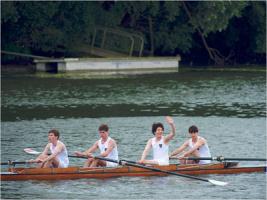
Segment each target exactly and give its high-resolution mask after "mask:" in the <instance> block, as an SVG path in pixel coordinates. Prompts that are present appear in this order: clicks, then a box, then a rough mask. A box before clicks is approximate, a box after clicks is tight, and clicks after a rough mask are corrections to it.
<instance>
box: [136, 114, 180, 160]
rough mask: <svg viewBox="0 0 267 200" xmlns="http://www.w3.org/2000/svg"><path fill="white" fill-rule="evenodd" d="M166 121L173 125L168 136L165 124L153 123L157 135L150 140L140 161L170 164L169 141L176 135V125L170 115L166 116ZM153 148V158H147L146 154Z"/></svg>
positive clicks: (154, 133) (153, 129)
mask: <svg viewBox="0 0 267 200" xmlns="http://www.w3.org/2000/svg"><path fill="white" fill-rule="evenodd" d="M166 122H167V123H168V124H169V125H170V127H171V132H170V133H169V134H168V135H167V136H166V137H165V136H163V132H164V126H163V124H162V123H160V122H158V123H154V124H153V125H152V133H153V135H155V137H153V138H151V139H149V140H148V142H147V144H146V147H145V149H144V151H143V154H142V157H141V159H140V160H139V161H138V163H140V164H156V165H169V142H170V140H171V139H173V137H174V135H175V125H174V121H173V119H172V118H171V117H169V116H167V117H166ZM151 148H152V149H153V160H146V156H147V154H148V152H149V151H150V149H151Z"/></svg>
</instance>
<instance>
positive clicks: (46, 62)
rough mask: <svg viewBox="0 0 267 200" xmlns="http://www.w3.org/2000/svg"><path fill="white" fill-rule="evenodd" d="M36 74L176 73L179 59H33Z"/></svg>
mask: <svg viewBox="0 0 267 200" xmlns="http://www.w3.org/2000/svg"><path fill="white" fill-rule="evenodd" d="M34 62H35V64H36V71H37V72H54V73H65V72H74V71H75V72H76V71H86V72H88V73H91V74H92V75H94V74H95V75H113V74H125V75H127V74H153V73H171V72H178V69H179V62H180V57H179V56H177V57H141V58H140V57H136V58H134V57H128V58H62V59H35V60H34Z"/></svg>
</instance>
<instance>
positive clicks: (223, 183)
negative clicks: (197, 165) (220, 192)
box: [209, 179, 228, 186]
mask: <svg viewBox="0 0 267 200" xmlns="http://www.w3.org/2000/svg"><path fill="white" fill-rule="evenodd" d="M209 182H210V183H212V184H214V185H220V186H225V185H227V184H228V183H227V182H222V181H216V180H211V179H209Z"/></svg>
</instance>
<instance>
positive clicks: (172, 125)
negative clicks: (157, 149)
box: [164, 116, 175, 144]
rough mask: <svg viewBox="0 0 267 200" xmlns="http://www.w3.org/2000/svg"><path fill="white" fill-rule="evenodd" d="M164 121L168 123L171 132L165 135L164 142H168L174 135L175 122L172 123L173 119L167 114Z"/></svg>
mask: <svg viewBox="0 0 267 200" xmlns="http://www.w3.org/2000/svg"><path fill="white" fill-rule="evenodd" d="M166 122H167V123H168V124H169V125H170V127H171V132H170V133H169V134H168V135H167V136H166V137H165V141H164V142H165V144H166V143H168V142H169V141H170V140H171V139H173V137H174V136H175V124H174V121H173V119H172V118H171V117H169V116H167V117H166Z"/></svg>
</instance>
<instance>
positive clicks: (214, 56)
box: [182, 1, 232, 66]
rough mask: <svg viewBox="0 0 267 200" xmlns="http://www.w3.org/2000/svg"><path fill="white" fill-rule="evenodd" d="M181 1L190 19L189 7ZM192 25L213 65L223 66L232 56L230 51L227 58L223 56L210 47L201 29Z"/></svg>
mask: <svg viewBox="0 0 267 200" xmlns="http://www.w3.org/2000/svg"><path fill="white" fill-rule="evenodd" d="M182 3H183V7H184V9H185V12H186V14H187V16H188V18H189V19H190V20H192V14H191V13H190V11H189V9H188V8H187V6H186V3H185V2H184V1H182ZM193 27H194V29H196V30H197V32H198V34H199V35H200V37H201V40H202V42H203V44H204V47H205V49H206V50H207V52H208V54H209V57H210V59H211V60H213V61H214V63H215V65H217V66H224V65H225V62H226V61H227V60H228V59H229V58H230V57H231V56H232V53H231V55H230V54H229V56H227V58H226V57H225V56H223V55H222V54H221V53H220V52H219V50H217V49H214V48H211V47H210V46H209V45H208V43H207V40H206V38H205V36H204V34H203V32H202V31H201V29H200V28H199V27H198V26H195V25H193Z"/></svg>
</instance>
